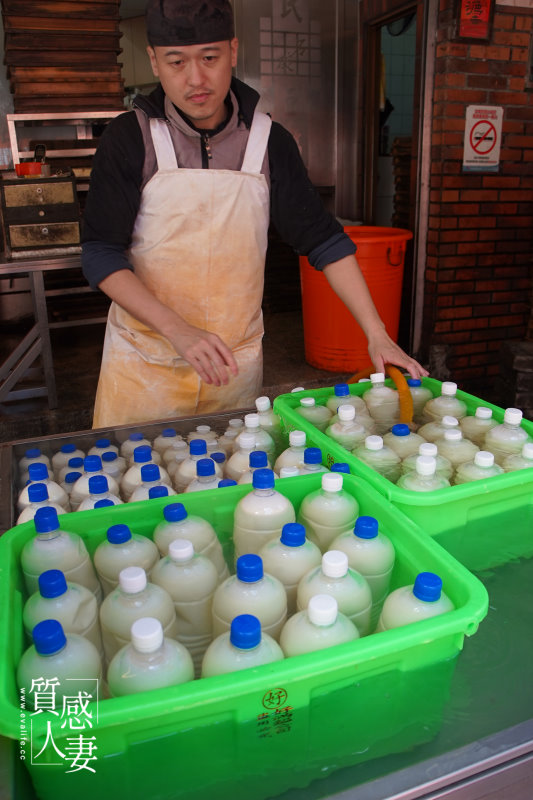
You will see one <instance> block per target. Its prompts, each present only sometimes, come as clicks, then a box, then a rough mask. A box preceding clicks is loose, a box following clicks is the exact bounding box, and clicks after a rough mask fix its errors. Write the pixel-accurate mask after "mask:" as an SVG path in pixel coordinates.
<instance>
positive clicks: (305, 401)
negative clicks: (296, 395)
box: [300, 397, 315, 408]
mask: <svg viewBox="0 0 533 800" xmlns="http://www.w3.org/2000/svg"><path fill="white" fill-rule="evenodd" d="M300 403H301V404H302V405H303V406H305V407H306V408H311V407H312V406H314V405H315V398H314V397H302V399H301V400H300Z"/></svg>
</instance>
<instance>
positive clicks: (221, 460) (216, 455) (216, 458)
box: [211, 451, 226, 464]
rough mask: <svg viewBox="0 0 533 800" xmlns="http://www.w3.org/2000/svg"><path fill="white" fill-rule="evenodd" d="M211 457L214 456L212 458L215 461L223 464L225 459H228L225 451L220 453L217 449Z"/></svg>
mask: <svg viewBox="0 0 533 800" xmlns="http://www.w3.org/2000/svg"><path fill="white" fill-rule="evenodd" d="M211 458H212V459H213V461H215V462H216V463H217V464H223V463H224V461H225V460H226V454H225V453H219V452H218V451H217V452H216V453H211Z"/></svg>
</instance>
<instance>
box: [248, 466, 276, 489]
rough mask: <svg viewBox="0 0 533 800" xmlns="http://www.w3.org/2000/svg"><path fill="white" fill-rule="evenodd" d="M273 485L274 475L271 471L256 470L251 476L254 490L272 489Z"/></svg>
mask: <svg viewBox="0 0 533 800" xmlns="http://www.w3.org/2000/svg"><path fill="white" fill-rule="evenodd" d="M274 485H275V481H274V473H273V472H272V470H271V469H256V470H255V472H254V474H253V475H252V486H253V487H254V489H273V488H274Z"/></svg>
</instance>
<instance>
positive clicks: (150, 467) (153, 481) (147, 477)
mask: <svg viewBox="0 0 533 800" xmlns="http://www.w3.org/2000/svg"><path fill="white" fill-rule="evenodd" d="M161 469H162V467H160V466H159V465H158V464H143V465H142V466H141V484H140V486H137V488H136V489H135V490H134V492H133V493H132V494H131V495H130V499H129V502H130V503H139V502H141V501H143V500H148V499H149V498H150V489H154V488H155V487H156V486H163V487H164V488H165V489H166V490H167V494H168V495H175V494H176V492H175V491H174V489H173V488H172V485H171V483H170V477H169V478H168V481H166V482H165V481H164V480H163V477H162V475H161ZM167 475H168V473H167Z"/></svg>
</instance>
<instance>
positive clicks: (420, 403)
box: [406, 378, 433, 424]
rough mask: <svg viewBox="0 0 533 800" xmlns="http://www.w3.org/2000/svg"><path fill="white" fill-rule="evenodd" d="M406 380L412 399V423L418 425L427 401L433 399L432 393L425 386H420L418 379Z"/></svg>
mask: <svg viewBox="0 0 533 800" xmlns="http://www.w3.org/2000/svg"><path fill="white" fill-rule="evenodd" d="M406 380H407V385H408V387H409V391H410V393H411V397H412V398H413V422H416V423H417V424H420V420H421V419H422V413H423V411H424V406H425V405H426V403H427V402H428V400H432V399H433V392H432V391H431V389H428V387H427V386H422V381H421V380H420V378H407V379H406Z"/></svg>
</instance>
